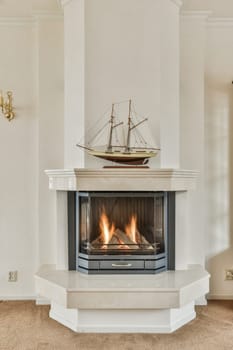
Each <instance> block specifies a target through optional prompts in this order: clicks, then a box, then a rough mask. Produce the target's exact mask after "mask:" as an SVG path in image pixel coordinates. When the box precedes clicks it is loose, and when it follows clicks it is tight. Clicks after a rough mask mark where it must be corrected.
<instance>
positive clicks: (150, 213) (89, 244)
mask: <svg viewBox="0 0 233 350" xmlns="http://www.w3.org/2000/svg"><path fill="white" fill-rule="evenodd" d="M164 201H165V196H164V193H160V192H155V193H154V192H153V193H152V192H149V193H148V192H143V193H142V192H138V193H135V192H134V193H130V192H129V193H125V192H124V193H123V192H119V193H118V192H117V193H116V192H113V193H109V192H85V193H79V224H78V225H79V252H80V253H83V254H88V255H89V254H91V255H99V254H104V255H116V254H120V255H124V254H126V255H128V254H133V255H148V254H152V255H155V254H160V253H164V251H165V234H164V231H165V230H164V226H165V224H164V223H165V218H164V212H165V210H164Z"/></svg>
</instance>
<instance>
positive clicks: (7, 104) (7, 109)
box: [0, 90, 15, 122]
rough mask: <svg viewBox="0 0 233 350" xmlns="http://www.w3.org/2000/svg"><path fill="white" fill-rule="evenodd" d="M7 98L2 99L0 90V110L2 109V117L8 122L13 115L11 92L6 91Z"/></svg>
mask: <svg viewBox="0 0 233 350" xmlns="http://www.w3.org/2000/svg"><path fill="white" fill-rule="evenodd" d="M6 95H7V97H6V99H4V97H3V94H2V91H1V90H0V108H1V109H2V113H3V115H4V117H6V118H7V119H8V120H9V122H10V121H11V120H12V119H14V117H15V113H14V111H13V109H14V108H13V102H12V101H13V96H12V95H13V94H12V91H7V93H6Z"/></svg>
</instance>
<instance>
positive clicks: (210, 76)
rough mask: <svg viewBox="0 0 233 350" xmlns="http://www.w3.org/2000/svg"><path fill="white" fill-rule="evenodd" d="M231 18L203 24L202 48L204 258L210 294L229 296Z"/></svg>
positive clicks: (232, 262) (232, 245)
mask: <svg viewBox="0 0 233 350" xmlns="http://www.w3.org/2000/svg"><path fill="white" fill-rule="evenodd" d="M232 47H233V21H232V25H231V26H227V27H226V26H218V25H217V26H209V27H208V30H207V50H206V111H205V134H206V139H205V149H206V153H205V159H206V163H205V164H206V166H205V172H206V196H207V199H208V201H207V217H206V260H207V267H208V269H209V271H210V273H211V276H212V278H211V294H212V297H221V296H231V297H232V298H233V288H232V282H231V281H230V282H229V281H225V280H224V279H225V269H227V268H233V221H232V210H233V196H232V195H233V186H232V178H233V162H232V154H233V141H232V129H233V85H232V80H233V50H232Z"/></svg>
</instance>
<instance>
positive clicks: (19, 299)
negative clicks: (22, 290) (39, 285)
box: [0, 295, 36, 301]
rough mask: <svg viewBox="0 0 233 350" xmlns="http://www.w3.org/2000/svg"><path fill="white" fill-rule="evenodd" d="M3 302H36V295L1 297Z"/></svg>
mask: <svg viewBox="0 0 233 350" xmlns="http://www.w3.org/2000/svg"><path fill="white" fill-rule="evenodd" d="M0 300H1V301H21V300H22V301H23V300H33V301H34V300H36V296H35V295H0Z"/></svg>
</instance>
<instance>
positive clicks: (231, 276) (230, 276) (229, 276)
mask: <svg viewBox="0 0 233 350" xmlns="http://www.w3.org/2000/svg"><path fill="white" fill-rule="evenodd" d="M225 280H227V281H232V280H233V269H227V270H225Z"/></svg>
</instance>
